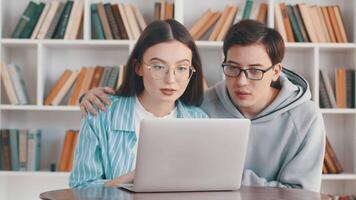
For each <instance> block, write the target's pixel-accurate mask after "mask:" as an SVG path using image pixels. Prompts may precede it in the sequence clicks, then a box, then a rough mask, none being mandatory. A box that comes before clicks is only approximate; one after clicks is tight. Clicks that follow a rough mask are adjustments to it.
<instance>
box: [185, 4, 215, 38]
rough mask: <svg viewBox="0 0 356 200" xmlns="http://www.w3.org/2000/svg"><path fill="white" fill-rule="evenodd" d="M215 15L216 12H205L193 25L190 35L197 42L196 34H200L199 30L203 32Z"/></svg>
mask: <svg viewBox="0 0 356 200" xmlns="http://www.w3.org/2000/svg"><path fill="white" fill-rule="evenodd" d="M213 15H214V12H212V11H211V10H210V9H208V10H207V11H205V12H204V13H203V15H202V16H200V18H199V19H198V20H197V22H195V23H194V24H193V26H192V27H191V28H190V29H189V33H190V34H191V35H192V37H193V38H194V39H195V40H197V39H198V37H197V36H196V34H197V33H198V31H199V30H201V29H202V28H203V27H204V25H205V24H206V23H207V22H208V21H209V19H210V18H211V16H213Z"/></svg>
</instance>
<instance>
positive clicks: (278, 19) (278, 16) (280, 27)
mask: <svg viewBox="0 0 356 200" xmlns="http://www.w3.org/2000/svg"><path fill="white" fill-rule="evenodd" d="M274 10H275V12H274V15H275V17H274V18H275V25H276V30H277V31H278V32H279V33H280V34H281V36H282V38H283V40H284V41H285V42H287V41H288V39H287V33H286V27H285V26H284V23H283V17H282V12H281V9H280V7H279V4H278V3H276V4H275V6H274Z"/></svg>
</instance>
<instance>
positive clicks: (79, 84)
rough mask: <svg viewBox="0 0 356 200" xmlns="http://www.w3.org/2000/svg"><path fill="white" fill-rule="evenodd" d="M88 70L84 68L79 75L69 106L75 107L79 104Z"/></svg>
mask: <svg viewBox="0 0 356 200" xmlns="http://www.w3.org/2000/svg"><path fill="white" fill-rule="evenodd" d="M86 71H87V68H86V67H82V68H81V69H80V72H79V74H78V78H77V81H76V82H75V85H74V88H73V91H72V94H71V96H70V98H69V100H68V105H71V106H74V105H77V104H78V100H79V97H80V90H81V88H82V85H83V83H84V78H85V74H86Z"/></svg>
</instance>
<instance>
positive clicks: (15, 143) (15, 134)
mask: <svg viewBox="0 0 356 200" xmlns="http://www.w3.org/2000/svg"><path fill="white" fill-rule="evenodd" d="M10 152H11V153H10V154H11V167H12V169H11V170H13V171H18V170H19V168H20V165H19V164H20V163H19V131H18V130H16V129H10Z"/></svg>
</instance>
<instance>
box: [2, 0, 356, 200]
mask: <svg viewBox="0 0 356 200" xmlns="http://www.w3.org/2000/svg"><path fill="white" fill-rule="evenodd" d="M157 1H158V0H157ZM157 1H154V0H149V1H147V0H122V1H121V0H120V1H119V0H111V1H99V0H85V6H84V21H83V24H84V27H83V28H84V29H83V31H84V32H83V39H80V40H50V39H47V40H31V39H11V38H10V35H11V32H12V31H13V30H14V28H15V26H16V24H17V22H18V20H19V17H20V16H21V14H22V12H23V10H24V9H25V7H26V6H27V4H28V2H29V1H28V0H17V1H5V0H0V13H1V14H0V36H1V37H0V59H1V60H3V61H5V62H14V63H16V64H18V65H19V66H21V67H22V75H23V78H24V81H25V83H26V84H25V87H26V89H27V90H28V93H29V96H30V104H29V105H10V104H9V101H8V99H7V97H6V94H5V91H4V88H3V86H2V83H1V82H0V85H1V87H0V129H11V128H16V129H21V128H25V129H29V128H40V129H42V162H41V171H40V172H13V171H0V199H25V198H26V199H37V198H38V194H39V193H40V192H43V191H46V190H54V189H60V188H65V187H68V186H67V179H68V176H69V173H63V172H49V166H50V164H51V163H54V162H55V163H58V160H59V156H60V152H61V148H62V145H63V139H64V135H65V131H66V130H67V129H79V127H80V112H79V107H78V106H64V105H59V106H44V105H43V99H44V97H45V96H46V95H47V94H48V91H49V90H50V88H51V87H52V86H53V84H54V83H55V81H56V80H57V79H58V78H59V76H60V75H61V73H62V72H63V71H64V70H65V69H72V70H79V68H80V67H82V66H95V65H97V64H102V65H120V64H124V63H125V62H126V59H127V57H128V55H129V53H130V52H131V50H132V49H133V46H134V45H135V41H134V40H92V39H90V38H91V28H90V21H91V20H90V4H91V3H98V2H111V3H118V2H120V3H131V4H134V5H136V6H137V7H138V8H139V9H140V11H141V12H142V14H143V16H144V18H145V19H146V21H147V23H149V22H151V21H152V20H153V10H154V3H155V2H157ZM37 2H38V1H37ZM45 2H46V1H45ZM241 2H242V1H241V0H239V1H236V0H224V1H223V3H222V1H216V0H204V1H203V0H199V1H194V3H193V1H188V0H174V4H175V7H174V12H175V18H176V19H177V20H179V21H180V22H182V23H183V24H184V25H186V26H187V28H188V29H189V28H190V27H191V26H192V25H193V24H194V23H195V22H196V20H197V19H198V18H199V17H200V16H201V14H202V13H203V12H204V11H205V10H207V9H208V8H211V9H212V10H215V11H222V10H223V9H224V7H225V5H240V3H241ZM255 2H264V3H267V4H268V14H267V16H268V18H267V25H268V26H269V27H274V4H275V3H280V2H284V3H287V4H296V3H308V4H310V5H312V4H316V5H339V6H340V9H341V11H342V14H343V18H344V21H345V28H346V32H347V35H348V39H349V41H350V43H286V56H285V59H284V61H283V66H285V67H287V68H289V69H291V70H293V71H296V72H298V73H299V74H301V75H302V76H303V77H305V78H306V79H307V80H308V82H309V83H310V86H311V92H312V98H313V100H314V101H315V102H316V103H317V104H319V73H318V71H319V69H323V70H325V71H326V72H327V75H328V76H329V77H330V78H331V82H332V84H334V82H335V80H334V69H335V68H336V67H338V66H345V67H348V68H352V69H355V70H356V62H355V57H356V54H355V53H356V41H355V38H356V37H355V36H356V22H355V21H356V20H355V19H356V14H354V13H355V11H356V2H355V1H353V0H323V1H320V0H311V1H310V0H289V1H280V0H256V1H255ZM210 32H211V30H210ZM207 35H209V31H208V34H207ZM206 38H207V36H205V37H204V38H203V40H201V41H197V43H196V44H197V46H198V48H199V51H200V53H201V57H202V62H203V66H204V73H205V76H206V79H207V81H208V85H209V86H211V85H213V84H215V83H216V82H218V81H220V80H222V79H223V78H224V76H223V73H222V70H221V67H220V64H221V61H222V59H223V54H222V44H223V43H222V42H221V41H218V42H211V41H206ZM204 39H205V40H204ZM321 111H322V114H323V117H324V120H325V126H326V131H327V135H328V137H329V139H330V141H331V143H332V146H333V147H334V150H335V152H336V154H337V156H338V158H339V160H340V162H341V163H342V165H343V167H344V169H345V172H344V173H342V174H336V175H330V174H328V175H323V176H322V180H323V181H322V190H321V191H322V192H324V193H328V194H345V195H346V194H356V193H355V192H354V191H356V148H355V144H356V109H352V108H348V109H321ZM34 182H35V183H36V184H34ZM19 186H20V187H21V188H26V189H23V191H22V192H21V194H18V193H16V192H13V190H14V189H13V188H16V187H19Z"/></svg>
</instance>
